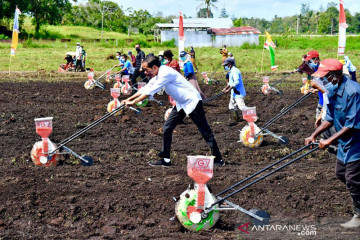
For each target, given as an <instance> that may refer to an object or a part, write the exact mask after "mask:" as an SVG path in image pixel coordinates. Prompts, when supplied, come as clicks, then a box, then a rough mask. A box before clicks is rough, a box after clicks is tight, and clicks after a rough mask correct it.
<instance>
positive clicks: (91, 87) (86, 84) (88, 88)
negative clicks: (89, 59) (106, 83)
mask: <svg viewBox="0 0 360 240" xmlns="http://www.w3.org/2000/svg"><path fill="white" fill-rule="evenodd" d="M84 87H85V89H87V90H90V89H93V88H94V87H95V84H92V82H90V81H89V80H87V81H86V82H85V83H84Z"/></svg>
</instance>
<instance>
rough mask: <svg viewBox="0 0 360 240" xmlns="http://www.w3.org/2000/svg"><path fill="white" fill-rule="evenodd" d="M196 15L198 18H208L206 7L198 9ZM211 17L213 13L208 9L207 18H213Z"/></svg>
mask: <svg viewBox="0 0 360 240" xmlns="http://www.w3.org/2000/svg"><path fill="white" fill-rule="evenodd" d="M197 17H198V18H208V12H207V9H206V8H201V9H199V11H198V12H197ZM213 17H214V15H213V13H212V12H211V10H210V15H209V18H213Z"/></svg>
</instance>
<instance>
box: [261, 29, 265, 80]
mask: <svg viewBox="0 0 360 240" xmlns="http://www.w3.org/2000/svg"><path fill="white" fill-rule="evenodd" d="M265 38H266V33H265V35H264V44H265ZM264 44H263V52H262V60H261V71H260V74H262V72H263V66H264V51H265V48H264Z"/></svg>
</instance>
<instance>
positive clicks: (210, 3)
mask: <svg viewBox="0 0 360 240" xmlns="http://www.w3.org/2000/svg"><path fill="white" fill-rule="evenodd" d="M197 1H201V2H202V3H201V4H199V6H198V7H197V9H201V8H202V7H203V6H205V8H206V17H207V18H210V13H211V9H210V8H211V7H213V8H215V9H217V7H216V5H215V4H214V3H216V2H217V1H218V0H197Z"/></svg>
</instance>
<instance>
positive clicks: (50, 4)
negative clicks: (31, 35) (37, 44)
mask: <svg viewBox="0 0 360 240" xmlns="http://www.w3.org/2000/svg"><path fill="white" fill-rule="evenodd" d="M26 2H27V3H28V7H27V9H26V12H28V13H30V15H31V16H32V17H33V19H32V22H33V24H34V25H35V33H39V31H40V27H41V25H43V24H45V23H48V24H53V25H55V24H58V23H60V22H61V20H62V17H63V16H64V14H65V13H66V12H68V11H70V8H71V3H70V2H69V0H43V1H39V0H28V1H26Z"/></svg>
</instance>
